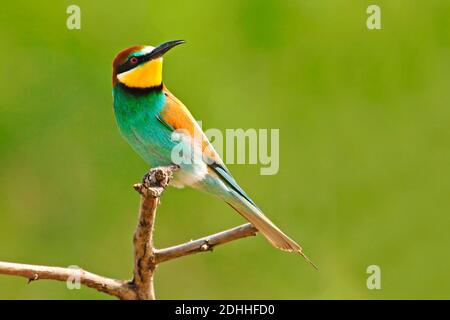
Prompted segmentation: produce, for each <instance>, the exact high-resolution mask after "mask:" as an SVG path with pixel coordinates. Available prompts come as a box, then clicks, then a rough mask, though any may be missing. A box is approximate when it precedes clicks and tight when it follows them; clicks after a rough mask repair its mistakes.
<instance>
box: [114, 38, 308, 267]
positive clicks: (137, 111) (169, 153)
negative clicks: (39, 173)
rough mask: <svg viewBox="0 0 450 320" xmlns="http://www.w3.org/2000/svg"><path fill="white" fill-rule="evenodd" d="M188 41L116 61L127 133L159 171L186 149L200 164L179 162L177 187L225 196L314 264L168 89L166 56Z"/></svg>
mask: <svg viewBox="0 0 450 320" xmlns="http://www.w3.org/2000/svg"><path fill="white" fill-rule="evenodd" d="M183 42H184V41H182V40H175V41H169V42H166V43H163V44H161V45H160V46H158V47H156V48H155V47H152V46H134V47H130V48H128V49H125V50H123V51H121V52H120V53H119V54H118V55H117V56H116V58H115V59H114V62H113V79H112V80H113V99H114V113H115V116H116V120H117V123H118V126H119V129H120V132H121V134H122V135H123V137H124V138H125V140H126V141H128V143H129V144H130V145H131V147H132V148H133V149H134V150H135V151H136V152H137V153H138V154H139V155H140V156H141V157H142V158H143V159H144V160H145V161H146V162H147V164H148V165H150V166H153V167H156V166H168V165H171V164H173V163H174V161H173V154H174V153H173V150H174V148H176V147H179V146H180V144H181V146H182V149H183V150H188V151H189V152H190V153H191V154H193V155H194V156H195V155H196V156H197V157H194V161H184V162H183V161H182V162H181V163H176V164H178V165H179V166H180V168H179V170H177V171H176V172H175V173H174V177H173V180H172V181H171V185H173V186H175V187H180V188H181V187H184V186H190V187H193V188H196V189H199V190H202V191H205V192H207V193H210V194H213V195H215V196H217V197H219V198H220V199H222V200H224V201H225V202H226V203H228V204H229V205H230V206H231V207H233V208H234V209H235V210H236V211H237V212H238V213H239V214H241V215H242V216H243V217H244V218H245V219H247V220H248V221H249V222H250V223H252V224H253V225H254V226H255V227H256V229H258V230H259V231H260V232H261V233H262V234H263V235H264V236H265V237H266V238H267V240H268V241H269V242H270V243H271V244H272V245H273V246H274V247H276V248H279V249H281V250H284V251H290V252H297V253H299V254H300V255H302V256H303V257H305V259H306V260H307V261H308V262H310V263H311V261H310V260H309V259H308V258H307V257H306V256H305V255H304V253H303V251H302V248H301V247H300V246H299V245H298V244H297V243H296V242H295V241H294V240H292V239H291V238H289V237H288V236H287V235H285V234H284V233H283V232H282V231H281V230H280V229H279V228H278V227H277V226H276V225H275V224H273V223H272V222H271V221H270V220H269V219H268V218H267V217H266V216H265V215H264V214H263V213H262V211H261V210H260V209H259V208H258V207H257V206H256V204H255V203H254V202H253V201H252V200H251V199H250V197H249V196H248V195H247V194H246V193H245V192H244V190H242V188H241V187H239V185H238V184H237V182H236V181H235V180H234V178H233V177H232V176H231V173H230V171H229V170H228V169H227V167H226V166H225V164H224V163H223V161H222V159H221V158H220V156H219V155H218V154H217V152H216V151H215V150H214V148H213V147H212V145H211V143H210V142H209V141H208V138H207V137H206V135H205V134H204V133H203V131H202V129H201V128H200V126H199V125H198V123H197V122H196V121H195V119H194V117H193V116H192V115H191V113H190V112H189V110H188V109H187V108H186V107H185V106H184V104H183V103H182V102H181V101H180V100H178V99H177V98H176V97H175V96H174V95H173V94H172V93H170V91H169V90H168V89H167V88H166V86H165V85H164V84H163V78H162V66H163V55H164V54H165V53H166V52H167V51H169V50H170V49H172V48H173V47H175V46H177V45H179V44H181V43H183ZM174 132H177V133H178V132H181V135H179V136H178V139H174V134H173V133H174ZM180 136H181V138H180ZM311 264H312V263H311ZM313 266H314V264H313Z"/></svg>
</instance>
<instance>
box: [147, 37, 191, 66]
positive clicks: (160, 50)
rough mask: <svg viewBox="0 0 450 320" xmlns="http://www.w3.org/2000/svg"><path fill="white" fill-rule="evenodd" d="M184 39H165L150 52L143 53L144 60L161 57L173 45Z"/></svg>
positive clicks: (182, 41) (180, 42)
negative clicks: (165, 40)
mask: <svg viewBox="0 0 450 320" xmlns="http://www.w3.org/2000/svg"><path fill="white" fill-rule="evenodd" d="M185 42H186V41H184V40H173V41H167V42H164V43H163V44H160V45H159V46H157V47H156V48H155V49H153V50H152V51H151V52H150V53H148V54H146V55H145V60H147V61H148V60H152V59H157V58H159V57H162V56H163V55H164V54H165V53H166V52H167V51H169V50H170V49H172V48H173V47H176V46H177V45H179V44H182V43H185Z"/></svg>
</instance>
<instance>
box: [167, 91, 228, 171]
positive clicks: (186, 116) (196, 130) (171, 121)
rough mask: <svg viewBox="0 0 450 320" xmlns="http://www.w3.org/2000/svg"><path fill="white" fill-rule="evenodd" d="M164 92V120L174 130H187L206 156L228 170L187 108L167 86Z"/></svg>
mask: <svg viewBox="0 0 450 320" xmlns="http://www.w3.org/2000/svg"><path fill="white" fill-rule="evenodd" d="M163 91H164V94H165V96H166V104H165V106H164V108H163V110H162V111H161V113H160V115H161V118H162V120H163V121H164V122H166V124H168V125H169V126H170V127H172V128H173V129H174V130H185V131H186V132H187V133H188V134H189V135H190V136H191V137H192V138H193V139H196V140H198V143H199V144H201V146H202V151H203V154H204V155H206V156H207V157H208V158H210V159H212V160H213V161H214V162H215V163H217V164H220V165H221V166H222V167H224V168H226V167H225V165H224V163H223V161H222V159H221V158H220V156H219V154H218V153H217V152H216V150H214V148H213V146H212V145H211V143H210V142H209V140H208V138H207V137H206V135H205V133H204V132H203V131H202V129H201V128H200V125H199V124H198V123H197V121H196V120H195V119H194V117H193V116H192V114H191V113H190V112H189V110H188V109H187V108H186V106H185V105H184V104H183V103H182V102H181V101H180V100H178V99H177V98H176V97H175V96H174V95H173V94H172V93H171V92H170V91H169V90H168V89H167V88H166V87H165V86H164V88H163Z"/></svg>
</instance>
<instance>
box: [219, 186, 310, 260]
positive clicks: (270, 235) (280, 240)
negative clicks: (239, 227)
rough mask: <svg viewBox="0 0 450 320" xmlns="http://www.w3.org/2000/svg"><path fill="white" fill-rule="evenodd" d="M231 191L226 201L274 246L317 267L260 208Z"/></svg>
mask: <svg viewBox="0 0 450 320" xmlns="http://www.w3.org/2000/svg"><path fill="white" fill-rule="evenodd" d="M231 193H232V198H231V199H227V203H228V204H229V205H230V206H231V207H232V208H233V209H235V210H236V211H237V212H238V213H239V214H240V215H242V216H243V217H244V218H245V219H247V220H248V221H249V222H250V223H251V224H253V225H254V226H255V228H256V229H258V231H260V232H261V233H262V234H263V236H264V237H265V238H266V239H267V240H268V241H269V242H270V243H271V244H272V245H273V246H274V247H275V248H278V249H281V250H283V251H288V252H296V253H298V254H300V255H301V256H302V257H303V258H305V260H306V261H307V262H308V263H309V264H311V265H312V266H313V267H314V268H315V269H318V268H317V266H316V265H315V264H314V263H313V262H312V261H311V260H310V259H309V258H308V257H307V256H306V255H305V254H304V253H303V249H302V247H300V245H299V244H298V243H296V242H295V241H294V240H292V239H291V238H289V237H288V236H287V235H286V234H284V233H283V231H281V230H280V229H279V228H278V227H277V226H276V225H275V224H274V223H273V222H272V221H270V220H269V218H267V217H266V216H265V215H264V213H262V211H261V210H259V209H258V208H257V207H256V206H255V205H253V204H252V203H250V202H249V201H247V199H245V198H243V197H242V196H240V195H239V194H237V193H236V192H234V191H231Z"/></svg>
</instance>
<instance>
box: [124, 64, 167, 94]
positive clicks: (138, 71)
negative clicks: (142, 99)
mask: <svg viewBox="0 0 450 320" xmlns="http://www.w3.org/2000/svg"><path fill="white" fill-rule="evenodd" d="M162 62H163V61H162V58H158V59H155V60H150V61H149V62H147V63H144V64H142V65H140V66H137V67H136V68H134V69H131V70H128V71H126V72H123V73H120V74H118V75H117V79H118V80H119V81H120V82H121V83H123V84H124V85H126V86H127V87H130V88H150V87H155V86H159V85H161V83H162Z"/></svg>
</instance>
